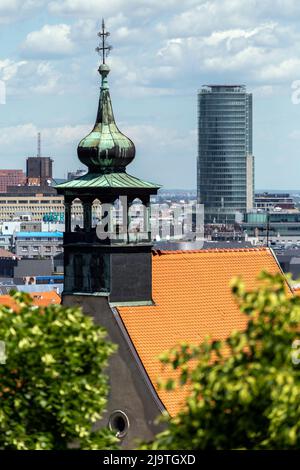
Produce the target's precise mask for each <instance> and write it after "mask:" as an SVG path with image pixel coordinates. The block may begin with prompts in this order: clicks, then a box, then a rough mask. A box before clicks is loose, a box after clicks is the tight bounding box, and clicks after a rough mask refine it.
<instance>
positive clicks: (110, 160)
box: [77, 63, 135, 173]
mask: <svg viewBox="0 0 300 470" xmlns="http://www.w3.org/2000/svg"><path fill="white" fill-rule="evenodd" d="M109 71H110V69H109V67H108V66H107V65H106V64H105V63H103V64H101V65H100V67H99V73H100V75H101V77H102V84H101V92H100V99H99V108H98V114H97V119H96V124H95V126H94V129H93V130H92V132H90V133H89V134H88V135H87V136H86V137H85V138H84V139H82V140H81V142H80V143H79V145H78V149H77V153H78V158H79V160H80V161H81V162H82V163H83V164H84V165H86V166H87V167H88V168H89V171H90V172H91V173H112V172H124V171H125V169H126V166H127V165H128V164H129V163H131V162H132V160H133V159H134V157H135V146H134V143H133V142H132V141H131V140H130V139H129V138H128V137H126V135H124V134H122V132H120V130H119V129H118V127H117V125H116V123H115V118H114V114H113V110H112V104H111V99H110V94H109V86H108V82H107V76H108V74H109Z"/></svg>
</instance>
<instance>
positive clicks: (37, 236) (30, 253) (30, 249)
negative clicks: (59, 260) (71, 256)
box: [14, 232, 63, 259]
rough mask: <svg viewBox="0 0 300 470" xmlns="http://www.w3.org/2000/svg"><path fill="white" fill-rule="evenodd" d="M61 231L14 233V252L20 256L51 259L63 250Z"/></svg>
mask: <svg viewBox="0 0 300 470" xmlns="http://www.w3.org/2000/svg"><path fill="white" fill-rule="evenodd" d="M62 242H63V234H62V233H61V232H17V233H16V234H15V235H14V249H15V254H16V256H18V257H22V258H29V259H32V258H45V259H52V258H53V257H54V256H56V255H57V254H59V253H61V252H62V251H63V246H62Z"/></svg>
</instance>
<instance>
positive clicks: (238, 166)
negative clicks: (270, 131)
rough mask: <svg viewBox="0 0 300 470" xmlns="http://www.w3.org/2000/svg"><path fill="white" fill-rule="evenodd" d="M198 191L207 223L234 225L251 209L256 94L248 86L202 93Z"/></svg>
mask: <svg viewBox="0 0 300 470" xmlns="http://www.w3.org/2000/svg"><path fill="white" fill-rule="evenodd" d="M197 191H198V202H199V203H201V204H204V210H205V222H206V223H221V224H226V223H227V224H231V223H234V222H235V221H239V220H240V219H241V214H243V213H245V212H247V211H248V210H250V209H252V208H253V202H254V157H253V155H252V94H251V93H247V92H246V87H245V86H244V85H205V86H203V87H202V88H201V90H200V91H199V94H198V169H197Z"/></svg>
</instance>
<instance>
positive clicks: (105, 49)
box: [96, 19, 112, 64]
mask: <svg viewBox="0 0 300 470" xmlns="http://www.w3.org/2000/svg"><path fill="white" fill-rule="evenodd" d="M98 36H99V38H101V40H102V44H100V46H98V47H96V51H97V52H98V53H99V54H102V63H103V64H105V58H106V57H107V56H108V54H109V52H110V51H111V50H112V46H110V45H109V44H107V43H106V40H107V38H108V36H110V33H109V32H108V31H105V23H104V19H103V20H102V31H100V32H99V33H98Z"/></svg>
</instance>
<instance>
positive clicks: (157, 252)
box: [152, 247, 270, 256]
mask: <svg viewBox="0 0 300 470" xmlns="http://www.w3.org/2000/svg"><path fill="white" fill-rule="evenodd" d="M253 251H268V252H270V249H269V248H267V247H259V248H208V249H207V248H205V249H203V250H201V249H200V250H155V249H153V250H152V253H153V255H154V256H162V255H181V254H189V253H224V252H225V253H226V252H238V253H240V252H253Z"/></svg>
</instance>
